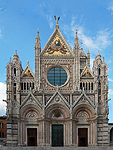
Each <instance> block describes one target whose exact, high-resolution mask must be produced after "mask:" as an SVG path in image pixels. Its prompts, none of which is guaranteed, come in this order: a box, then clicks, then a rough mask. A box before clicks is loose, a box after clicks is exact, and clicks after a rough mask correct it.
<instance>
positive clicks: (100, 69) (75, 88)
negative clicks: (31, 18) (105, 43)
mask: <svg viewBox="0 0 113 150" xmlns="http://www.w3.org/2000/svg"><path fill="white" fill-rule="evenodd" d="M13 57H14V58H13V60H11V59H10V62H9V63H8V64H7V76H6V84H7V90H6V94H7V112H6V114H7V145H8V146H11V145H13V146H19V145H24V144H25V145H27V146H108V145H109V136H108V114H109V108H108V71H107V64H106V62H105V61H104V57H103V59H101V55H100V54H99V51H98V55H97V56H96V57H95V60H94V62H93V69H92V71H91V70H90V52H89V49H88V52H87V55H86V54H85V53H84V51H83V48H80V46H79V38H78V35H77V30H76V35H75V42H74V48H73V50H72V49H71V47H70V46H69V44H68V42H67V41H66V39H65V38H64V36H63V35H62V33H61V31H60V29H59V25H58V19H57V18H56V26H55V30H54V32H53V33H52V35H51V36H50V38H49V40H48V41H47V43H46V45H45V46H44V48H43V49H42V50H41V44H40V38H39V30H38V31H37V37H36V42H35V74H34V73H33V72H32V70H31V68H30V66H29V61H28V62H27V66H26V68H25V69H24V70H23V68H22V65H21V61H20V59H19V56H18V54H17V51H16V52H15V54H14V55H13Z"/></svg>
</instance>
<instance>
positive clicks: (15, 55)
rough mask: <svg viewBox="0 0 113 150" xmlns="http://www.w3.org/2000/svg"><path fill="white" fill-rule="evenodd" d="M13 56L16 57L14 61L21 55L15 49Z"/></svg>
mask: <svg viewBox="0 0 113 150" xmlns="http://www.w3.org/2000/svg"><path fill="white" fill-rule="evenodd" d="M13 57H14V59H13V60H14V61H16V60H18V59H19V56H18V55H17V50H15V54H14V55H13Z"/></svg>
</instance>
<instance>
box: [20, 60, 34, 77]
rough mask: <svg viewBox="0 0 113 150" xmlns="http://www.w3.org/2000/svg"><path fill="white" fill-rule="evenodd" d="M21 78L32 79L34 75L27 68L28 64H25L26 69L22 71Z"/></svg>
mask: <svg viewBox="0 0 113 150" xmlns="http://www.w3.org/2000/svg"><path fill="white" fill-rule="evenodd" d="M21 77H22V78H24V77H27V78H34V77H35V75H34V73H33V72H32V70H31V68H30V67H29V63H27V66H26V68H25V69H24V71H23V73H22V75H21Z"/></svg>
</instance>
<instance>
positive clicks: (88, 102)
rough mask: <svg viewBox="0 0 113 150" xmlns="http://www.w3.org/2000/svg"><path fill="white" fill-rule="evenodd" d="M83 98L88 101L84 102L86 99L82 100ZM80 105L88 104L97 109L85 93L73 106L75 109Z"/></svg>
mask: <svg viewBox="0 0 113 150" xmlns="http://www.w3.org/2000/svg"><path fill="white" fill-rule="evenodd" d="M82 97H84V98H85V99H86V100H84V98H83V99H82ZM79 103H81V104H83V103H85V104H87V105H90V106H92V107H93V108H95V106H94V104H93V102H92V101H91V100H90V99H89V97H88V96H87V95H86V94H85V93H84V92H83V93H82V94H81V95H80V97H78V99H77V100H76V101H75V102H74V104H73V108H74V107H75V106H76V105H78V104H79Z"/></svg>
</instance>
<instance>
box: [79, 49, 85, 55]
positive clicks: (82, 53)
mask: <svg viewBox="0 0 113 150" xmlns="http://www.w3.org/2000/svg"><path fill="white" fill-rule="evenodd" d="M79 53H80V57H86V54H85V53H84V51H83V49H82V48H81V50H80V52H79Z"/></svg>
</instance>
